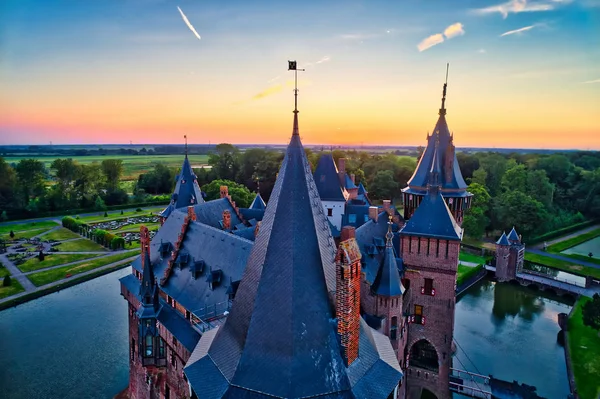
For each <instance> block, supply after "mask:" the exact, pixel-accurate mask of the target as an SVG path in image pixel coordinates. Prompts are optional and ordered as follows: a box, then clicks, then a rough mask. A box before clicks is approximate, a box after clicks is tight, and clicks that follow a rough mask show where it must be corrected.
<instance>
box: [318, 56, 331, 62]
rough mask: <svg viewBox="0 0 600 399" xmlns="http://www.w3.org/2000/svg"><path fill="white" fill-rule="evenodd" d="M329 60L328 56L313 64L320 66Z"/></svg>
mask: <svg viewBox="0 0 600 399" xmlns="http://www.w3.org/2000/svg"><path fill="white" fill-rule="evenodd" d="M329 60H331V57H330V56H328V55H326V56H325V57H323V58H321V59H320V60H319V61H317V62H315V64H322V63H324V62H327V61H329Z"/></svg>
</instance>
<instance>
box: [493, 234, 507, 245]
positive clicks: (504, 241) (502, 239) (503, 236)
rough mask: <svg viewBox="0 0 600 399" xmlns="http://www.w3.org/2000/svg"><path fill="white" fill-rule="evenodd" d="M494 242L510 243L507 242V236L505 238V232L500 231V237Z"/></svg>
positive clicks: (499, 243)
mask: <svg viewBox="0 0 600 399" xmlns="http://www.w3.org/2000/svg"><path fill="white" fill-rule="evenodd" d="M496 244H498V245H510V243H509V242H508V238H506V233H505V232H502V235H501V236H500V238H499V239H498V241H496Z"/></svg>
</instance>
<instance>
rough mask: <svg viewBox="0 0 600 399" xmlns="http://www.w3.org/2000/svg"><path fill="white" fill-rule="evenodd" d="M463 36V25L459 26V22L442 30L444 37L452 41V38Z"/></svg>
mask: <svg viewBox="0 0 600 399" xmlns="http://www.w3.org/2000/svg"><path fill="white" fill-rule="evenodd" d="M464 34H465V29H464V26H463V24H461V23H460V22H457V23H455V24H452V25H450V26H449V27H447V28H446V29H444V36H446V39H452V38H453V37H456V36H461V35H464Z"/></svg>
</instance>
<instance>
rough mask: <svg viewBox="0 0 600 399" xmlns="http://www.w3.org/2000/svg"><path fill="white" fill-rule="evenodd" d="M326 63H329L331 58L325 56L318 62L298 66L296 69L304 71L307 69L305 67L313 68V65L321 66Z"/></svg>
mask: <svg viewBox="0 0 600 399" xmlns="http://www.w3.org/2000/svg"><path fill="white" fill-rule="evenodd" d="M327 61H331V57H330V56H328V55H326V56H324V57H321V59H320V60H318V61H315V62H307V63H306V64H302V65H300V66H299V67H298V68H300V69H304V68H307V67H310V66H313V65H317V64H322V63H324V62H327Z"/></svg>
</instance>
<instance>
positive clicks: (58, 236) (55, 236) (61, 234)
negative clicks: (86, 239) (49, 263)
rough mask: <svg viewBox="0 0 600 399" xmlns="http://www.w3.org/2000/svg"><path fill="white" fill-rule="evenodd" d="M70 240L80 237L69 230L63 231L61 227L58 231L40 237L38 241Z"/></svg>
mask: <svg viewBox="0 0 600 399" xmlns="http://www.w3.org/2000/svg"><path fill="white" fill-rule="evenodd" d="M71 238H81V236H80V235H79V234H77V233H74V232H72V231H71V230H69V229H65V228H64V227H61V228H60V229H58V230H54V231H51V232H50V233H48V234H44V235H43V236H41V237H40V239H42V240H55V241H62V240H69V239H71Z"/></svg>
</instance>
